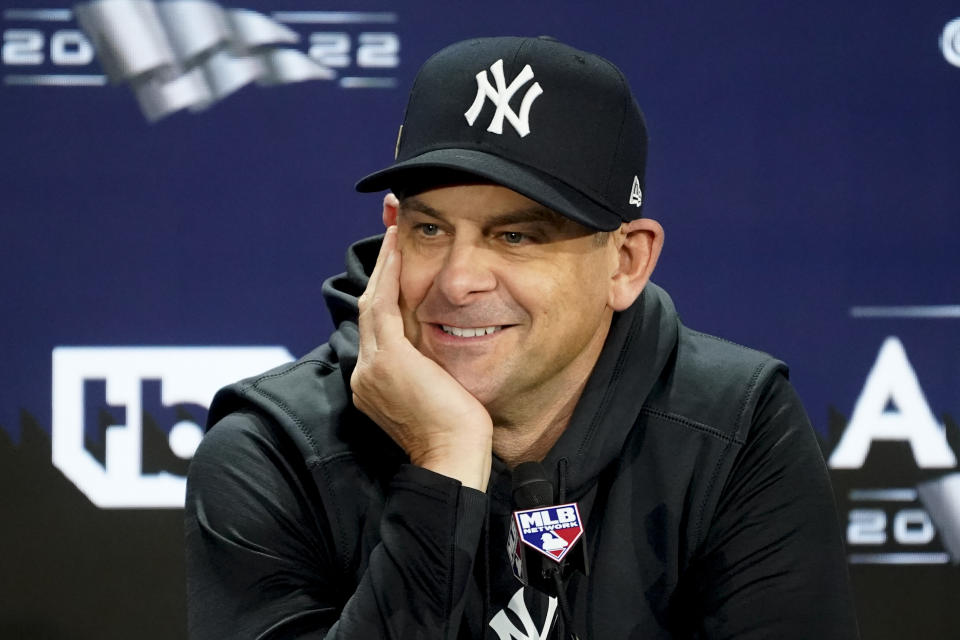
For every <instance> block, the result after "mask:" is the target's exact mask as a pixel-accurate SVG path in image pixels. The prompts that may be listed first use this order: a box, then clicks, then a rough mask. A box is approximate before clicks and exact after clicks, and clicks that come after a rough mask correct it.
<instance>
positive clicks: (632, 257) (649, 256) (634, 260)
mask: <svg viewBox="0 0 960 640" xmlns="http://www.w3.org/2000/svg"><path fill="white" fill-rule="evenodd" d="M612 241H613V243H614V246H615V247H616V250H617V257H618V259H619V262H618V266H617V270H616V271H615V272H614V274H613V276H612V281H611V286H610V294H609V299H608V301H607V304H608V305H609V306H610V308H611V309H613V310H614V311H623V310H624V309H626V308H627V307H629V306H630V305H631V304H633V302H634V300H636V299H637V297H638V296H639V295H640V292H641V291H643V288H644V287H645V286H647V282H648V281H649V280H650V275H651V274H652V273H653V269H654V267H656V266H657V260H658V259H659V258H660V250H661V249H662V248H663V227H661V226H660V223H659V222H657V221H656V220H651V219H650V218H639V219H637V220H631V221H630V222H624V223H623V224H622V225H620V228H619V229H618V230H617V231H614V232H613V240H612Z"/></svg>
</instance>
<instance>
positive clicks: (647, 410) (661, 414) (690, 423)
mask: <svg viewBox="0 0 960 640" xmlns="http://www.w3.org/2000/svg"><path fill="white" fill-rule="evenodd" d="M740 412H741V413H742V412H743V408H742V407H741V409H740ZM640 413H644V414H648V415H652V416H656V417H658V418H662V419H664V420H669V421H670V422H675V423H677V424H679V425H683V426H685V427H689V428H691V429H694V430H696V431H700V432H701V433H705V434H707V435H709V436H713V437H714V438H717V439H718V440H723V441H724V442H732V443H734V444H739V445H742V444H744V442H743V440H741V439H740V438H738V437H736V436H731V435H728V434H726V433H724V432H723V431H721V430H720V429H717V428H716V427H711V426H710V425H706V424H703V423H702V422H697V421H696V420H691V419H690V418H686V417H684V416H681V415H678V414H675V413H669V412H667V411H660V410H659V409H653V408H652V407H643V408H641V409H640Z"/></svg>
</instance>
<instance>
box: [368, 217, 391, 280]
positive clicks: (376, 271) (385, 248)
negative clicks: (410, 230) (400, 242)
mask: <svg viewBox="0 0 960 640" xmlns="http://www.w3.org/2000/svg"><path fill="white" fill-rule="evenodd" d="M396 246H397V227H396V226H390V227H387V230H386V232H384V234H383V242H382V243H381V244H380V253H378V254H377V262H376V264H374V265H373V272H372V273H371V274H370V279H369V280H368V281H367V289H366V291H374V290H376V286H377V281H378V280H379V279H380V272H381V271H383V263H384V262H386V261H387V256H389V255H390V252H391V251H393V250H394V249H395V248H396Z"/></svg>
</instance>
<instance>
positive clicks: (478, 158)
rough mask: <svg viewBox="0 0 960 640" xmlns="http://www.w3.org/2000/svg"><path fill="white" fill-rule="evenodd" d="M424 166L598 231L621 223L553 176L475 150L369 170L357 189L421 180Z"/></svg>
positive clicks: (441, 152)
mask: <svg viewBox="0 0 960 640" xmlns="http://www.w3.org/2000/svg"><path fill="white" fill-rule="evenodd" d="M427 169H453V170H457V171H463V172H466V173H470V174H473V175H476V176H478V177H481V178H484V179H487V180H490V181H491V182H495V183H497V184H499V185H503V186H504V187H507V188H508V189H512V190H514V191H516V192H517V193H519V194H522V195H524V196H526V197H528V198H530V199H531V200H534V201H536V202H539V203H540V204H542V205H543V206H545V207H547V208H549V209H552V210H553V211H556V212H557V213H559V214H561V215H564V216H566V217H567V218H570V219H571V220H574V221H576V222H579V223H580V224H582V225H584V226H586V227H590V228H591V229H596V230H598V231H613V230H614V229H617V228H619V227H620V224H621V222H623V220H621V218H620V216H618V215H617V214H615V213H613V212H612V211H609V210H608V209H606V208H604V207H602V206H600V205H599V204H597V203H596V202H594V201H593V200H591V199H590V198H588V197H587V196H585V195H584V194H582V193H581V192H580V191H577V190H576V189H574V188H572V187H570V186H569V185H567V184H566V183H564V182H562V181H560V180H558V179H557V178H554V177H553V176H550V175H547V174H545V173H543V172H541V171H537V170H536V169H532V168H530V167H525V166H523V165H518V164H515V163H513V162H509V161H507V160H504V159H503V158H501V157H499V156H496V155H492V154H489V153H485V152H483V151H477V150H475V149H437V150H434V151H428V152H427V153H423V154H421V155H419V156H416V157H414V158H410V159H409V160H404V161H403V162H398V163H396V164H394V165H391V166H389V167H387V168H386V169H381V170H380V171H377V172H375V173H371V174H370V175H368V176H367V177H365V178H363V179H361V180H360V181H359V182H357V185H356V189H357V191H360V192H364V193H370V192H373V191H383V190H385V189H392V188H395V187H397V186H399V185H402V184H403V183H404V182H407V181H409V180H410V179H411V177H412V174H414V173H416V174H417V176H418V179H422V176H421V175H420V174H421V173H422V172H423V171H424V170H427Z"/></svg>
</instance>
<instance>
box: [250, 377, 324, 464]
mask: <svg viewBox="0 0 960 640" xmlns="http://www.w3.org/2000/svg"><path fill="white" fill-rule="evenodd" d="M308 364H309V365H320V366H321V367H324V368H325V369H327V371H331V372H332V371H334V367H333V365H331V364H330V363H329V362H326V361H324V360H316V359H311V360H300V361H299V362H296V363H294V364H293V365H291V366H290V367H288V368H286V369H284V370H283V371H278V372H276V373H269V374H265V375H262V376H260V377H258V378H256V379H255V380H252V381H251V382H249V383H248V384H246V385H244V386H243V387H242V388H241V391H242V392H244V393H246V392H247V391H252V392H254V393H257V394H258V395H260V396H263V397H264V398H266V399H267V400H269V401H270V402H272V403H273V404H274V405H276V406H277V407H278V408H279V409H280V410H281V411H283V413H284V414H285V415H286V416H287V417H288V418H290V420H291V421H292V422H293V423H294V424H295V425H297V429H298V430H299V431H300V433H302V434H303V436H304V437H305V438H306V439H307V441H308V442H309V443H310V448H311V449H312V450H313V453H314V455H319V450H318V448H317V442H316V440H314V439H313V435H311V433H310V430H309V429H307V428H306V427H305V426H304V424H303V420H301V419H300V416H298V415H297V414H296V413H295V412H294V411H293V410H292V409H291V408H290V406H289V405H288V404H287V403H286V402H284V401H283V400H281V399H280V398H279V397H277V396H276V395H274V394H272V393H270V392H269V391H266V390H265V389H263V388H262V387H261V386H260V383H261V382H263V381H265V380H270V379H272V378H278V377H281V376H284V375H287V374H288V373H290V372H291V371H294V370H295V369H299V368H300V367H302V366H306V365H308Z"/></svg>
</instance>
